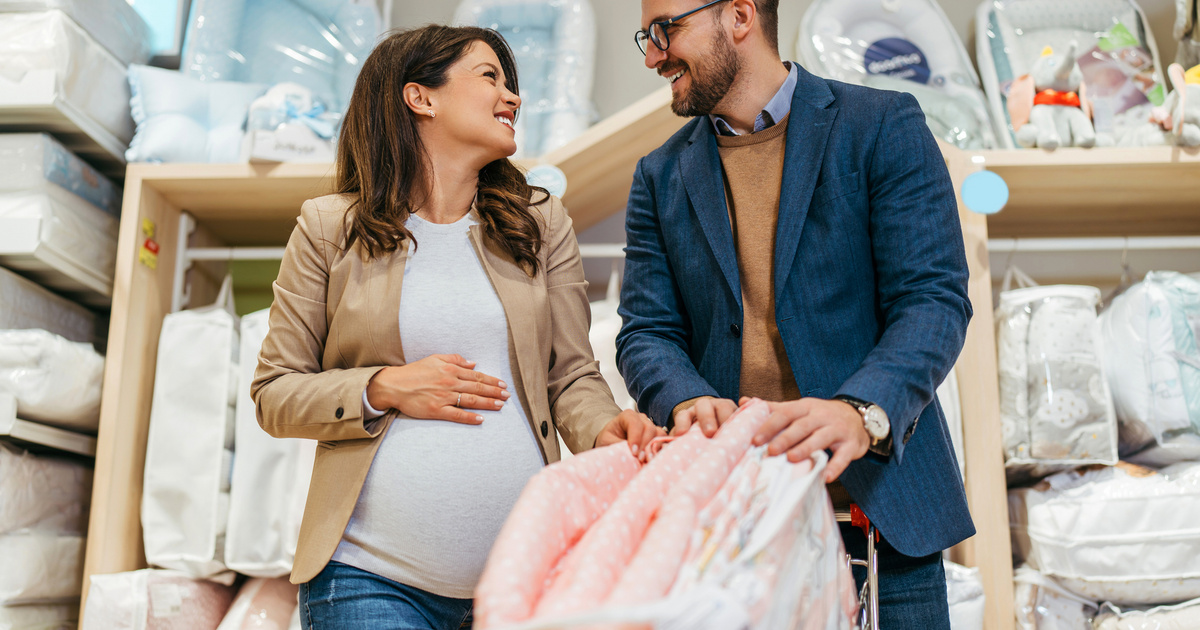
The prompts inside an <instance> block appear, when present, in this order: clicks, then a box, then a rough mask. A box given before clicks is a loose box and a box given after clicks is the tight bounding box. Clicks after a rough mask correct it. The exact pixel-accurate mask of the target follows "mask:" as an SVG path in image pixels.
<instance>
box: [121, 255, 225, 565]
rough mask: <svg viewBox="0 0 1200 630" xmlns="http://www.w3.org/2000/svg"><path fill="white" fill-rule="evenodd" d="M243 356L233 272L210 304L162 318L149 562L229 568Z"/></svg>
mask: <svg viewBox="0 0 1200 630" xmlns="http://www.w3.org/2000/svg"><path fill="white" fill-rule="evenodd" d="M237 357H238V319H237V316H236V315H234V313H233V298H232V288H231V279H230V278H229V277H226V278H225V282H224V283H223V284H222V287H221V292H220V297H219V299H218V300H217V302H216V303H215V304H213V305H212V306H209V307H206V308H200V309H195V310H190V311H180V312H178V313H171V314H170V315H167V316H166V317H165V318H163V326H162V333H161V335H160V336H159V342H158V365H157V367H156V369H155V372H154V396H153V400H152V402H151V407H150V430H149V435H148V437H147V444H146V468H145V481H144V484H143V486H142V529H143V534H144V537H145V544H146V561H147V562H149V563H150V564H151V565H155V566H160V567H165V568H169V569H176V570H179V571H184V572H186V573H188V574H189V575H192V576H195V577H210V576H213V575H216V574H218V573H221V572H222V571H224V570H225V564H224V557H225V553H224V545H225V526H226V522H227V519H228V513H229V478H230V463H231V460H232V451H231V449H232V448H233V438H234V404H235V402H236V392H237V383H238V370H237Z"/></svg>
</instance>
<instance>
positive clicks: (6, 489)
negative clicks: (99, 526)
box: [0, 443, 92, 534]
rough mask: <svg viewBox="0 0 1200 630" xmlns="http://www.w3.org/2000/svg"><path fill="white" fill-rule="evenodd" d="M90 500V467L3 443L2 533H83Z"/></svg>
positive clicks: (0, 468) (0, 480) (0, 454)
mask: <svg viewBox="0 0 1200 630" xmlns="http://www.w3.org/2000/svg"><path fill="white" fill-rule="evenodd" d="M91 498H92V469H91V468H89V467H88V466H85V465H83V464H80V463H78V462H77V461H75V460H72V459H66V458H61V457H52V456H42V455H34V454H31V453H27V452H25V451H22V450H20V449H18V448H16V447H14V446H11V445H6V444H3V443H0V534H4V533H8V532H15V531H18V530H22V529H27V528H33V529H38V530H42V531H53V532H65V533H74V534H82V533H83V532H84V531H86V530H87V521H88V507H89V504H90V503H91Z"/></svg>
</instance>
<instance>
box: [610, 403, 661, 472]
mask: <svg viewBox="0 0 1200 630" xmlns="http://www.w3.org/2000/svg"><path fill="white" fill-rule="evenodd" d="M666 434H667V432H666V431H664V430H663V428H662V427H659V426H655V424H654V423H653V422H651V421H650V418H649V417H648V416H646V414H644V413H638V412H636V411H634V410H632V409H626V410H625V411H622V412H621V413H620V414H618V415H617V417H615V418H613V419H612V420H611V421H610V422H609V423H608V424H607V425H605V426H604V428H603V429H601V430H600V434H599V435H597V436H596V444H595V446H596V447H597V448H598V447H601V446H608V445H610V444H616V443H617V442H629V451H630V452H631V453H633V456H634V457H636V458H638V460H640V461H642V462H645V461H646V457H647V455H646V445H647V444H649V443H650V440H653V439H654V438H656V437H659V436H662V435H666Z"/></svg>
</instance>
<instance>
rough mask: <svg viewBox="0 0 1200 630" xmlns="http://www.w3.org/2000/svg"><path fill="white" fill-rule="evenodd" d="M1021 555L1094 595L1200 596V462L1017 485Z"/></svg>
mask: <svg viewBox="0 0 1200 630" xmlns="http://www.w3.org/2000/svg"><path fill="white" fill-rule="evenodd" d="M1008 510H1009V523H1010V526H1011V532H1012V541H1013V556H1014V557H1015V558H1018V559H1023V560H1024V561H1026V562H1028V564H1029V565H1030V567H1032V568H1034V569H1036V570H1038V571H1040V572H1041V573H1043V574H1045V575H1048V576H1051V577H1053V578H1054V581H1055V583H1057V584H1059V585H1061V586H1062V587H1064V588H1065V589H1067V590H1069V591H1070V592H1072V593H1074V594H1075V595H1077V596H1079V597H1083V598H1086V599H1088V600H1091V601H1093V602H1100V601H1109V602H1113V603H1115V604H1118V605H1127V604H1128V605H1142V604H1163V603H1172V602H1179V601H1184V600H1189V599H1195V598H1197V597H1200V563H1197V562H1196V558H1197V557H1200V520H1198V519H1197V518H1196V514H1200V463H1197V462H1190V463H1181V464H1174V465H1172V466H1168V467H1166V468H1164V469H1162V470H1161V471H1159V472H1155V471H1152V470H1150V469H1148V468H1142V467H1140V466H1135V465H1132V464H1125V463H1121V464H1119V465H1117V466H1107V467H1098V466H1097V467H1092V468H1085V469H1079V470H1076V471H1068V472H1063V473H1059V474H1056V475H1053V476H1050V477H1047V478H1046V479H1044V480H1042V481H1041V482H1039V483H1038V484H1037V485H1035V486H1033V487H1029V488H1020V489H1014V490H1010V491H1009V495H1008Z"/></svg>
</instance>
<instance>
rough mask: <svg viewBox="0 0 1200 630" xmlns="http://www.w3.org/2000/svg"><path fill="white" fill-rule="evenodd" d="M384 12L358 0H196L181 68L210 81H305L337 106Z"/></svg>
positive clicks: (333, 107)
mask: <svg viewBox="0 0 1200 630" xmlns="http://www.w3.org/2000/svg"><path fill="white" fill-rule="evenodd" d="M380 24H381V20H380V18H379V15H378V13H377V12H376V10H375V7H374V3H373V2H361V1H356V0H192V9H191V14H190V15H189V18H188V27H187V34H186V35H185V36H184V42H183V58H182V60H181V63H180V72H182V73H183V74H185V75H187V76H189V77H194V78H197V79H200V80H202V81H205V82H212V81H244V82H247V83H258V84H264V85H273V84H276V83H283V82H292V83H298V84H300V85H303V86H304V87H306V88H308V89H310V90H312V91H313V94H315V95H316V97H317V98H318V99H319V100H321V101H322V102H324V103H327V104H328V105H329V109H330V110H331V111H335V112H340V111H342V110H343V108H344V107H345V105H346V103H347V102H348V101H349V99H350V93H351V92H352V91H353V89H354V81H355V80H356V79H357V78H358V69H359V67H360V66H362V62H363V61H364V60H366V58H367V55H369V54H370V52H371V50H372V49H373V48H374V47H375V39H376V37H378V35H379V32H380Z"/></svg>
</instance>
